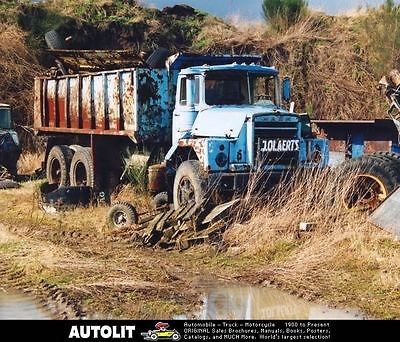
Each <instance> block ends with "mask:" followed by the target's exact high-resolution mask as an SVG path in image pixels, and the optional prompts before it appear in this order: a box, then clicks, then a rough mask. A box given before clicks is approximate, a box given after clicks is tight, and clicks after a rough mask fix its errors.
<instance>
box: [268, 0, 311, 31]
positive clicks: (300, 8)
mask: <svg viewBox="0 0 400 342" xmlns="http://www.w3.org/2000/svg"><path fill="white" fill-rule="evenodd" d="M307 9H308V1H307V0H263V4H262V10H263V14H264V18H265V19H266V20H267V22H269V23H271V24H272V25H273V26H275V24H276V23H277V22H279V26H281V25H282V22H285V23H286V24H287V25H285V26H290V25H292V24H294V23H295V22H296V21H297V20H298V19H299V17H300V16H301V15H302V14H304V13H305V12H306V11H307Z"/></svg>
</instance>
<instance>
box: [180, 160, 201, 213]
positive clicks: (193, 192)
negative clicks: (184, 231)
mask: <svg viewBox="0 0 400 342" xmlns="http://www.w3.org/2000/svg"><path fill="white" fill-rule="evenodd" d="M206 194H207V180H206V177H205V175H204V171H203V170H202V169H201V165H200V162H199V161H197V160H188V161H185V162H183V163H182V164H181V165H180V166H179V167H178V170H177V171H176V175H175V180H174V190H173V199H174V207H175V209H179V208H180V207H182V206H183V205H185V204H187V203H189V202H195V203H196V204H201V203H202V202H203V201H204V199H205V197H206Z"/></svg>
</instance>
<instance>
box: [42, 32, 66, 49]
mask: <svg viewBox="0 0 400 342" xmlns="http://www.w3.org/2000/svg"><path fill="white" fill-rule="evenodd" d="M44 40H45V41H46V44H47V46H48V48H49V49H51V50H62V49H64V44H63V41H62V39H61V37H60V35H59V34H58V32H57V31H54V30H51V31H49V32H46V34H45V35H44Z"/></svg>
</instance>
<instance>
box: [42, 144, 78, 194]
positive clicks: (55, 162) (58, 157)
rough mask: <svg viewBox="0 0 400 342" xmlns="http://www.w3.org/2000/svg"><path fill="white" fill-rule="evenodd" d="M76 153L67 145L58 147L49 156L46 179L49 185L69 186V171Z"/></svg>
mask: <svg viewBox="0 0 400 342" xmlns="http://www.w3.org/2000/svg"><path fill="white" fill-rule="evenodd" d="M73 155H74V151H72V150H71V149H70V148H69V147H68V146H67V145H56V146H53V147H52V149H51V150H50V153H49V155H48V156H47V163H46V177H47V180H48V182H49V184H58V185H65V186H67V185H69V169H70V165H71V160H72V158H73Z"/></svg>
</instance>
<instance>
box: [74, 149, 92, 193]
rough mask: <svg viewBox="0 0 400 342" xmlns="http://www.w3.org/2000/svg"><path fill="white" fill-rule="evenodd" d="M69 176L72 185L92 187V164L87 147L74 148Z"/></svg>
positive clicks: (90, 154)
mask: <svg viewBox="0 0 400 342" xmlns="http://www.w3.org/2000/svg"><path fill="white" fill-rule="evenodd" d="M69 178H70V182H71V185H72V186H90V187H92V188H93V187H94V165H93V158H92V153H91V151H90V148H89V147H82V148H79V149H77V150H76V152H75V154H74V156H73V158H72V161H71V167H70V172H69Z"/></svg>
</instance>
